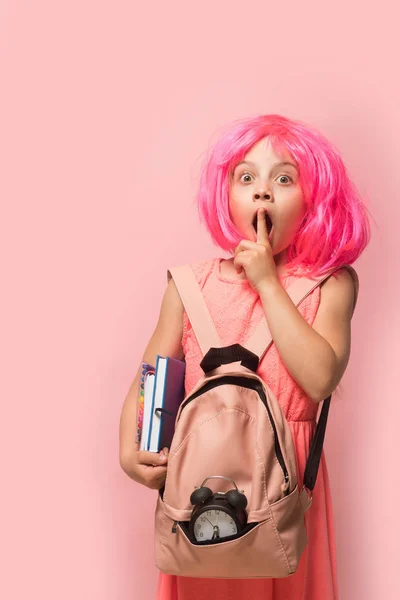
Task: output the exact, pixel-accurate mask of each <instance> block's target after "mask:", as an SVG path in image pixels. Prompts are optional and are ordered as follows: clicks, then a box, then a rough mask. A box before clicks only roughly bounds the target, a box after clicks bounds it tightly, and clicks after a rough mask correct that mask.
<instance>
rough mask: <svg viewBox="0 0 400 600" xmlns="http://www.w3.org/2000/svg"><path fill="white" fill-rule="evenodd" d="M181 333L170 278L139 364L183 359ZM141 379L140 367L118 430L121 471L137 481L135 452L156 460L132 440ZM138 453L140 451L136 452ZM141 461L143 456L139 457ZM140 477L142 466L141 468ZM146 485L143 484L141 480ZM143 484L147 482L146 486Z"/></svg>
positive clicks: (177, 303)
mask: <svg viewBox="0 0 400 600" xmlns="http://www.w3.org/2000/svg"><path fill="white" fill-rule="evenodd" d="M182 334H183V304H182V300H181V298H180V296H179V293H178V290H177V288H176V285H175V282H174V280H173V279H170V281H169V282H168V286H167V289H166V291H165V293H164V297H163V299H162V303H161V309H160V314H159V318H158V322H157V325H156V328H155V330H154V332H153V335H152V337H151V339H150V341H149V343H148V344H147V346H146V349H145V351H144V354H143V357H142V361H143V362H147V363H149V364H151V365H155V364H156V356H157V354H160V355H161V356H172V357H173V358H179V359H180V360H184V353H183V349H182V343H181V340H182ZM140 377H141V364H139V368H138V370H137V372H136V376H135V378H134V380H133V382H132V384H131V386H130V389H129V391H128V395H127V396H126V398H125V401H124V403H123V406H122V412H121V418H120V429H119V460H120V465H121V467H122V469H123V470H124V471H125V472H126V473H127V474H128V475H129V476H131V477H132V478H133V479H136V480H137V481H139V480H140V476H139V477H137V476H138V475H140V474H138V473H137V472H136V470H137V469H136V466H134V465H133V462H134V461H133V456H134V453H135V452H136V453H139V454H143V455H146V457H147V458H148V459H149V460H150V459H151V458H154V459H155V460H156V461H158V460H159V459H158V457H159V455H158V454H154V453H148V452H143V451H142V452H140V451H139V444H138V443H137V442H136V440H135V435H136V410H137V402H138V397H139V379H140ZM138 451H139V452H138ZM142 458H143V457H142ZM140 466H141V467H143V468H142V470H141V471H142V472H143V475H144V473H145V469H144V467H145V465H143V464H142V465H140ZM132 469H133V471H134V472H133V471H132ZM140 482H141V483H145V482H144V481H140ZM145 485H146V483H145Z"/></svg>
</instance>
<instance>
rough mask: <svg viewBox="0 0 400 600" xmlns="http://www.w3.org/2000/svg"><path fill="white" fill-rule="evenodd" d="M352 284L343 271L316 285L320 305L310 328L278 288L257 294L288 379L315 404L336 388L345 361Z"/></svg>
mask: <svg viewBox="0 0 400 600" xmlns="http://www.w3.org/2000/svg"><path fill="white" fill-rule="evenodd" d="M354 297H355V290H354V282H353V278H352V276H351V275H350V273H349V272H348V270H347V269H345V268H344V269H341V270H340V271H339V272H337V276H336V277H333V276H331V277H328V279H326V280H325V281H324V282H323V283H322V284H321V298H320V305H319V307H318V311H317V314H316V317H315V319H314V323H313V325H312V326H311V325H309V324H308V323H307V322H306V320H305V319H304V318H303V316H302V315H301V314H300V312H299V310H298V308H297V307H296V306H295V305H294V303H293V302H292V299H291V298H290V296H289V295H288V293H287V292H286V290H285V289H284V288H283V287H282V286H281V284H280V282H279V281H277V282H276V283H275V282H273V283H271V282H268V283H267V284H266V285H265V286H264V287H263V288H262V290H261V292H260V299H261V302H262V305H263V308H264V313H265V316H266V319H267V323H268V327H269V329H270V332H271V336H272V337H273V339H274V343H275V345H276V347H277V349H278V352H279V354H280V356H281V357H282V361H283V363H284V365H285V367H286V368H287V370H288V371H289V373H290V375H291V376H292V377H293V379H294V380H295V381H296V382H297V383H298V384H299V386H300V387H301V388H302V389H303V390H304V391H305V392H306V394H307V395H308V396H309V397H310V398H311V399H312V400H313V401H314V402H316V403H318V402H321V401H322V400H324V399H325V398H326V397H327V396H329V395H330V394H331V393H332V392H333V391H334V390H335V389H336V387H337V386H338V384H339V382H340V380H341V378H342V376H343V373H344V371H345V370H346V367H347V363H348V361H349V357H350V341H351V329H350V321H351V317H352V315H353V310H354Z"/></svg>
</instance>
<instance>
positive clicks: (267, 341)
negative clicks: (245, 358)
mask: <svg viewBox="0 0 400 600" xmlns="http://www.w3.org/2000/svg"><path fill="white" fill-rule="evenodd" d="M344 267H345V268H346V269H348V271H349V272H350V274H351V276H352V277H353V280H354V285H355V298H354V304H353V313H354V309H355V306H356V302H357V296H358V288H359V281H358V276H357V273H356V271H355V270H354V268H353V267H351V266H350V265H344ZM338 270H339V269H331V270H330V271H329V272H328V273H325V274H324V275H320V276H319V277H315V278H309V277H299V278H298V279H297V280H295V281H293V282H292V283H291V284H290V285H289V286H288V288H287V289H286V291H287V293H288V295H289V296H290V298H291V299H292V301H293V303H294V304H295V306H299V304H301V302H302V301H303V300H304V298H306V296H308V294H310V293H311V292H312V291H313V290H314V289H315V288H316V287H317V286H318V285H320V284H321V283H322V282H323V281H325V279H328V277H330V276H331V275H332V273H334V272H335V271H338ZM272 342H273V339H272V337H271V333H270V330H269V327H268V324H267V320H266V318H265V316H264V317H263V318H262V319H261V321H260V323H259V325H258V326H257V328H256V330H255V331H254V333H253V335H252V336H251V338H249V339H248V340H247V341H246V343H245V346H246V348H247V349H248V350H251V352H254V354H257V356H258V357H259V359H260V361H261V359H262V357H263V356H264V354H265V353H266V351H267V350H268V348H269V347H270V345H271V344H272Z"/></svg>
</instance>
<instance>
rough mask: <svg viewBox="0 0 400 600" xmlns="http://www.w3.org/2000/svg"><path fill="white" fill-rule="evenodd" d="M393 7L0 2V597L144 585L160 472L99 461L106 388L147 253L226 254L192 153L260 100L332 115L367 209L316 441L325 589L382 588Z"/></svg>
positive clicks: (142, 302)
mask: <svg viewBox="0 0 400 600" xmlns="http://www.w3.org/2000/svg"><path fill="white" fill-rule="evenodd" d="M134 4H137V5H138V6H137V7H136V8H135V7H134V6H133V5H134ZM139 4H140V7H139ZM394 7H395V3H394V2H393V3H392V4H391V5H390V4H389V2H387V0H383V2H379V3H378V4H377V5H376V6H375V7H374V8H373V10H372V9H370V8H368V6H367V5H366V4H365V3H364V2H350V3H348V2H344V0H340V1H339V2H335V3H330V4H323V3H322V4H321V2H319V1H318V2H317V1H312V2H301V3H298V2H297V3H294V2H293V3H289V4H283V3H281V2H279V3H276V4H274V5H272V4H271V3H266V2H264V1H263V2H253V3H242V2H241V3H239V2H238V3H236V4H232V3H231V2H216V3H215V4H214V3H211V2H210V1H203V2H202V3H200V2H198V3H196V4H194V3H188V2H167V3H161V2H159V3H149V4H148V6H146V3H144V2H142V3H134V2H128V1H118V0H114V1H113V2H111V1H97V2H94V1H91V2H89V1H83V0H80V1H79V2H77V1H76V0H75V1H70V2H62V3H61V2H54V1H50V0H48V1H47V2H46V1H44V0H36V2H27V1H25V2H23V1H22V0H14V1H13V2H11V1H7V0H2V2H1V4H0V59H1V61H0V69H1V71H0V81H1V88H2V90H1V93H0V103H1V110H0V119H1V128H0V130H1V136H0V140H1V141H0V154H1V155H0V165H1V167H0V168H1V171H2V173H1V177H0V182H1V183H0V185H1V199H2V217H1V226H2V232H1V235H0V240H1V250H2V251H1V258H2V266H1V276H2V294H1V300H2V310H1V318H2V323H1V341H2V369H1V370H2V376H1V383H2V389H1V408H2V414H1V417H2V418H1V422H2V435H1V438H0V439H1V459H2V466H1V479H2V493H1V505H2V509H1V513H0V514H1V518H2V526H1V539H2V543H3V545H4V549H3V552H4V554H5V555H4V554H3V559H2V576H1V580H0V595H1V597H2V598H5V599H7V600H14V599H15V600H17V599H18V600H20V599H21V600H22V599H25V598H32V599H34V598H38V599H39V598H40V600H54V599H55V598H57V600H70V599H71V598H74V600H128V599H129V600H130V599H132V598H135V599H139V598H140V599H142V598H143V599H146V600H147V599H151V598H154V595H155V590H156V584H157V570H156V568H155V566H154V553H153V511H154V504H155V498H156V493H155V491H153V490H149V489H147V488H144V487H141V486H138V485H137V484H135V483H134V482H132V481H131V480H130V479H129V478H128V477H127V476H126V475H125V474H124V473H123V472H122V470H121V469H120V467H119V463H118V424H119V415H120V410H121V406H122V402H123V400H124V398H125V395H126V393H127V391H128V388H129V386H130V383H131V381H132V379H133V377H134V374H135V373H136V369H137V367H138V362H139V360H140V358H141V355H142V352H143V350H144V348H145V346H146V344H147V340H148V339H149V337H150V336H151V334H152V332H153V329H154V327H155V323H156V320H157V318H158V312H159V306H160V301H161V298H162V295H163V292H164V289H165V287H166V269H167V268H168V267H169V266H172V265H175V264H180V263H182V262H190V261H194V260H200V259H202V258H207V257H211V256H217V255H220V256H225V255H224V253H222V251H219V250H218V249H217V248H215V247H213V246H212V243H211V241H210V239H209V238H208V235H207V234H206V232H205V230H204V229H203V228H201V227H200V225H199V223H198V218H197V212H196V207H195V204H194V193H195V190H196V185H197V177H198V168H199V165H200V161H201V158H202V153H203V152H204V151H205V149H206V147H207V144H208V143H209V142H210V141H211V140H212V139H213V137H214V136H215V135H217V134H218V131H219V129H220V128H221V127H222V126H224V125H225V124H226V123H228V122H229V121H231V120H232V119H236V118H240V117H244V116H249V115H255V114H260V113H268V112H277V113H281V114H284V115H287V116H289V117H292V118H298V119H302V120H305V121H306V122H309V123H310V124H312V125H313V126H316V127H318V128H319V129H320V130H321V131H322V132H323V133H324V134H325V135H326V136H327V137H329V138H330V139H331V140H332V141H333V142H334V143H335V144H336V145H337V146H338V147H339V148H340V150H341V152H342V155H343V158H344V160H345V162H346V164H347V165H348V168H349V170H350V172H351V174H352V176H353V178H354V180H355V182H356V184H357V185H358V186H359V188H360V190H361V192H362V193H363V194H364V195H366V196H368V198H369V201H370V209H371V211H372V213H373V215H374V218H375V220H376V224H373V239H372V242H371V245H370V246H369V248H368V250H367V251H366V252H365V253H364V254H363V256H362V257H361V258H360V260H359V261H357V263H356V264H355V267H356V269H357V271H358V273H359V277H360V285H361V287H360V298H359V303H358V307H357V310H356V313H355V316H354V319H353V327H352V356H351V360H350V363H349V366H348V368H347V371H346V373H345V376H344V378H343V379H342V384H343V390H342V391H341V393H340V394H339V393H338V394H336V395H334V397H333V404H332V406H331V415H330V422H329V424H328V431H327V437H326V446H325V448H326V453H327V459H328V466H329V469H330V477H331V486H332V494H333V501H334V507H335V524H336V525H335V526H336V534H337V550H338V568H339V586H340V590H341V596H340V598H341V600H350V599H351V600H353V599H354V598H360V599H361V598H362V599H363V600H376V599H377V598H385V599H386V600H392V599H393V600H394V598H398V595H399V585H398V557H399V551H398V539H399V534H400V528H399V519H398V514H399V500H400V498H399V485H398V475H397V473H398V464H397V463H398V461H397V457H398V453H399V441H398V440H399V434H398V429H399V417H400V401H399V398H398V373H399V368H398V365H397V360H395V357H396V356H397V357H398V356H399V354H398V348H397V342H398V339H399V311H398V293H399V284H398V280H397V278H396V279H395V278H394V277H395V276H396V275H397V274H398V268H397V264H395V255H397V256H399V235H398V226H399V216H400V215H399V205H400V201H399V188H400V169H399V164H398V163H399V153H400V152H399V150H400V147H399V135H400V125H399V100H400V94H399V79H398V61H397V58H396V55H398V52H399V31H398V20H397V19H396V18H395V15H394V14H393V9H394ZM321 600H323V599H321Z"/></svg>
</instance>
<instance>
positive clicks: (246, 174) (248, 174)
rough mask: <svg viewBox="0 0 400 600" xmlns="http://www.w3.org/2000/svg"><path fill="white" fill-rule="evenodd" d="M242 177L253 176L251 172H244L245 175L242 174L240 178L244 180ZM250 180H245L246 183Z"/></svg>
mask: <svg viewBox="0 0 400 600" xmlns="http://www.w3.org/2000/svg"><path fill="white" fill-rule="evenodd" d="M242 177H251V175H250V173H243V175H241V176H240V180H242ZM248 182H249V181H248V180H247V181H245V182H244V183H248Z"/></svg>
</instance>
